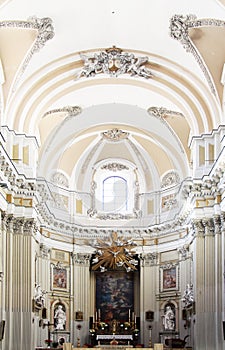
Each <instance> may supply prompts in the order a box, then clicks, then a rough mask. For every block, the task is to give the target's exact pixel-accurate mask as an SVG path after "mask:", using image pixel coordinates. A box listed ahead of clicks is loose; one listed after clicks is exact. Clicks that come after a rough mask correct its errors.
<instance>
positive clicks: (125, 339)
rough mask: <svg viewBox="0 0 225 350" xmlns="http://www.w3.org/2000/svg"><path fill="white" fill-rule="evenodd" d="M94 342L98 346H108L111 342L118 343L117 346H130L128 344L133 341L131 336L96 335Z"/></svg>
mask: <svg viewBox="0 0 225 350" xmlns="http://www.w3.org/2000/svg"><path fill="white" fill-rule="evenodd" d="M96 340H97V342H98V346H101V345H102V344H105V345H110V343H111V341H113V340H115V341H117V342H118V345H126V346H127V345H130V342H132V341H133V335H132V334H97V335H96Z"/></svg>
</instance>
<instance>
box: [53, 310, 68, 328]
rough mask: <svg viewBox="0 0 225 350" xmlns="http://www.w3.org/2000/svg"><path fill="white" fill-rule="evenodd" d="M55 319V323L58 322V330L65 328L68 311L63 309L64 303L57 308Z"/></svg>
mask: <svg viewBox="0 0 225 350" xmlns="http://www.w3.org/2000/svg"><path fill="white" fill-rule="evenodd" d="M54 319H55V324H56V327H55V329H56V330H64V329H65V324H66V313H65V311H64V310H63V307H62V305H59V306H58V307H57V309H56V310H55V315H54Z"/></svg>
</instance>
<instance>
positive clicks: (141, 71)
mask: <svg viewBox="0 0 225 350" xmlns="http://www.w3.org/2000/svg"><path fill="white" fill-rule="evenodd" d="M80 56H81V59H82V60H83V62H84V65H83V68H82V69H81V70H80V71H79V72H78V73H76V75H75V79H79V78H81V77H83V76H84V77H86V78H88V77H94V76H95V75H96V74H100V73H103V74H107V75H110V76H111V77H115V78H116V77H118V76H119V75H121V74H130V75H131V76H135V77H142V78H145V79H149V78H152V77H153V74H152V72H151V71H150V69H148V68H147V67H146V64H148V63H149V60H148V57H147V56H145V57H136V56H135V55H134V54H133V53H128V52H123V51H122V50H121V49H119V48H117V47H115V46H113V47H112V48H109V49H106V50H105V51H101V52H100V53H95V54H94V55H92V56H86V55H84V54H81V55H80Z"/></svg>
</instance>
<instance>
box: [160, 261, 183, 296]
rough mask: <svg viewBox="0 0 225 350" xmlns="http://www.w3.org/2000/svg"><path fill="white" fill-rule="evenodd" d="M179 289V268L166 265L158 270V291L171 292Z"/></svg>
mask: <svg viewBox="0 0 225 350" xmlns="http://www.w3.org/2000/svg"><path fill="white" fill-rule="evenodd" d="M178 288H179V266H178V265H166V266H161V268H160V291H161V292H165V291H173V290H178Z"/></svg>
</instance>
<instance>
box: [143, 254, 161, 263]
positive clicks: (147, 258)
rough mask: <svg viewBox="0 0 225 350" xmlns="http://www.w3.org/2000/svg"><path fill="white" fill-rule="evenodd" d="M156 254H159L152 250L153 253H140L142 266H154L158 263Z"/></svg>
mask: <svg viewBox="0 0 225 350" xmlns="http://www.w3.org/2000/svg"><path fill="white" fill-rule="evenodd" d="M158 256H159V254H158V253H156V252H154V253H147V254H142V256H141V257H142V259H143V260H144V266H155V265H157V264H158Z"/></svg>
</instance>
